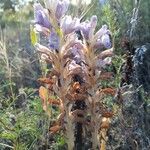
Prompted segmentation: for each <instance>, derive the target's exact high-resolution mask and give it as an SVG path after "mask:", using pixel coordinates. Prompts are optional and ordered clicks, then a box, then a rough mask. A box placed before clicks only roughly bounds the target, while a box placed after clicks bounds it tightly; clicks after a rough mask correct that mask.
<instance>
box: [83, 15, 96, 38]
mask: <svg viewBox="0 0 150 150" xmlns="http://www.w3.org/2000/svg"><path fill="white" fill-rule="evenodd" d="M96 25H97V16H92V17H91V20H90V21H85V22H82V23H81V25H80V30H81V31H82V32H83V35H84V37H85V39H86V40H88V39H90V38H91V36H93V33H94V30H95V27H96Z"/></svg>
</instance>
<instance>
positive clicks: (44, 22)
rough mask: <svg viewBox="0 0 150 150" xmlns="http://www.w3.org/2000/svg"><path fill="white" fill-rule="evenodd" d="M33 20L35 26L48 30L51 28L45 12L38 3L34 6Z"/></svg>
mask: <svg viewBox="0 0 150 150" xmlns="http://www.w3.org/2000/svg"><path fill="white" fill-rule="evenodd" d="M34 18H35V23H36V24H39V25H40V26H42V27H46V28H48V29H50V28H51V27H52V26H51V23H50V22H49V20H48V17H47V16H46V13H45V10H44V8H43V7H42V5H41V4H40V3H35V4H34Z"/></svg>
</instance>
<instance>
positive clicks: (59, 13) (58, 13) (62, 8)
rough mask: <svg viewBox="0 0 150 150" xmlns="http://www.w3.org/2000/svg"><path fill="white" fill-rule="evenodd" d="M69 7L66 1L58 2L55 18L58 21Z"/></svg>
mask: <svg viewBox="0 0 150 150" xmlns="http://www.w3.org/2000/svg"><path fill="white" fill-rule="evenodd" d="M68 6H69V1H68V0H63V1H59V2H58V4H57V7H56V12H55V15H56V18H57V19H58V20H59V19H60V18H61V17H62V16H63V15H64V14H65V13H66V12H67V10H68Z"/></svg>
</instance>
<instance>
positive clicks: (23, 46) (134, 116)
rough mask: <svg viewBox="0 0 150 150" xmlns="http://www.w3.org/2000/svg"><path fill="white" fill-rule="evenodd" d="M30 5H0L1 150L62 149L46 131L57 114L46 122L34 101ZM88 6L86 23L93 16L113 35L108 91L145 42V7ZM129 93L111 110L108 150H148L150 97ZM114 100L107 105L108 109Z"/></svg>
mask: <svg viewBox="0 0 150 150" xmlns="http://www.w3.org/2000/svg"><path fill="white" fill-rule="evenodd" d="M138 2H140V3H139V5H138ZM33 3H34V1H33V0H1V1H0V149H1V150H9V149H14V150H33V149H35V150H38V149H41V150H42V149H43V150H46V149H54V150H57V149H61V150H62V149H65V141H64V139H63V138H62V136H61V133H60V134H58V135H51V134H49V125H50V124H51V122H52V121H53V118H54V116H55V113H57V110H56V109H55V108H51V109H52V111H53V115H52V116H51V118H48V116H47V115H46V114H45V113H44V112H43V110H42V105H41V100H40V99H39V97H38V88H39V83H38V82H37V79H38V78H39V77H41V75H42V71H43V70H44V69H45V68H42V67H41V64H40V61H39V59H38V55H37V52H36V51H35V49H34V47H33V46H32V44H31V42H30V24H31V23H32V20H33V18H34V15H33ZM92 3H93V6H92V7H91V9H90V10H89V11H88V12H87V14H86V17H89V18H90V16H91V15H92V14H96V15H97V16H98V20H99V22H98V25H99V27H100V26H101V25H103V24H108V26H109V28H110V30H111V31H112V41H113V45H114V51H115V56H114V60H113V65H114V68H115V73H116V78H115V80H114V82H113V83H109V86H110V85H111V84H114V85H115V86H116V87H119V85H120V83H121V80H122V76H123V72H122V71H120V68H121V66H122V65H123V64H124V63H126V61H127V57H126V56H127V52H128V51H130V52H131V50H133V49H135V48H137V47H140V46H141V45H143V44H146V43H147V42H149V41H150V17H149V16H150V11H149V6H150V1H149V0H141V1H139V0H135V1H134V0H126V1H125V0H103V1H101V0H100V1H98V0H94V1H93V2H92ZM136 10H138V13H137V12H136ZM81 11H82V9H81ZM136 15H137V17H136ZM128 44H129V47H128ZM149 50H150V48H149ZM109 69H113V68H109ZM132 76H134V75H133V74H132ZM132 81H133V80H132ZM129 83H132V82H131V81H130V82H129ZM105 84H106V83H104V85H105ZM107 85H108V83H107ZM134 87H135V88H134V89H131V90H130V91H129V93H127V96H126V102H123V103H120V102H116V104H117V105H114V106H117V107H118V106H119V108H120V109H119V110H120V111H119V112H118V116H116V117H115V119H114V120H113V122H112V130H110V131H109V141H108V145H109V146H108V149H113V150H117V149H118V150H119V149H121V150H128V149H129V150H132V149H137V150H138V149H139V150H148V149H150V137H149V135H150V130H149V128H148V126H149V125H150V117H149V114H150V110H149V108H150V98H149V93H150V91H149V90H145V89H144V90H143V88H140V87H139V85H135V84H134ZM137 89H140V90H137ZM130 93H132V94H130ZM130 96H131V97H130ZM114 99H115V98H114ZM114 99H110V100H109V101H107V103H109V104H108V105H109V106H112V105H113V103H114V102H113V100H114ZM118 103H119V104H118ZM123 105H124V107H123ZM137 108H138V110H137ZM116 133H117V134H116Z"/></svg>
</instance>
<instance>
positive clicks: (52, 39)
mask: <svg viewBox="0 0 150 150" xmlns="http://www.w3.org/2000/svg"><path fill="white" fill-rule="evenodd" d="M59 44H60V41H59V36H58V35H57V33H56V32H55V31H53V30H52V31H51V33H50V36H49V47H50V48H51V49H55V50H56V49H57V50H59Z"/></svg>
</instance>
